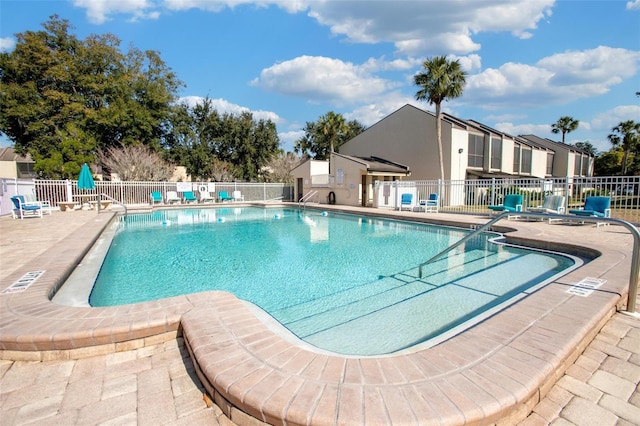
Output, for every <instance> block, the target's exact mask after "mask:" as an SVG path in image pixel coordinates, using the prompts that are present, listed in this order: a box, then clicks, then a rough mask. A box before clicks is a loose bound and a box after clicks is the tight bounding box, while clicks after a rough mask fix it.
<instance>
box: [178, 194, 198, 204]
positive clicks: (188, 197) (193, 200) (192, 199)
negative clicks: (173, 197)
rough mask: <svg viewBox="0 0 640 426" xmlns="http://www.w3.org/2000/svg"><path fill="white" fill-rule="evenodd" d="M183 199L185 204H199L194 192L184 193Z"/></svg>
mask: <svg viewBox="0 0 640 426" xmlns="http://www.w3.org/2000/svg"><path fill="white" fill-rule="evenodd" d="M182 197H183V200H184V202H185V203H197V202H198V199H197V198H196V196H195V195H194V193H193V191H186V192H183V193H182Z"/></svg>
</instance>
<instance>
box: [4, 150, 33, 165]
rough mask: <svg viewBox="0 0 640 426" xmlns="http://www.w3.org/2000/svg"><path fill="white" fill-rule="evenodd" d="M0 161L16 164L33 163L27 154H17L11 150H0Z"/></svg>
mask: <svg viewBox="0 0 640 426" xmlns="http://www.w3.org/2000/svg"><path fill="white" fill-rule="evenodd" d="M0 161H15V162H16V163H35V161H33V159H31V156H30V155H29V154H27V155H20V154H17V153H16V151H15V150H14V149H13V148H0Z"/></svg>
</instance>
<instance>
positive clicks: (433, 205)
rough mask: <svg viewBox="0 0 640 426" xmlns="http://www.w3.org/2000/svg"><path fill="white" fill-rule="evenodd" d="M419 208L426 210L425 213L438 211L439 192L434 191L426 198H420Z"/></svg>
mask: <svg viewBox="0 0 640 426" xmlns="http://www.w3.org/2000/svg"><path fill="white" fill-rule="evenodd" d="M418 210H424V211H425V213H429V212H434V213H438V194H436V193H435V192H432V193H431V194H429V198H428V199H426V200H420V202H419V203H418Z"/></svg>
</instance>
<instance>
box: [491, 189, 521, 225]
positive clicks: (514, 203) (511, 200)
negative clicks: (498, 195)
mask: <svg viewBox="0 0 640 426" xmlns="http://www.w3.org/2000/svg"><path fill="white" fill-rule="evenodd" d="M489 210H491V212H497V213H499V212H513V213H518V212H521V211H522V195H521V194H507V195H505V196H504V202H503V203H502V205H499V206H489ZM512 217H518V215H509V217H508V218H507V219H511V218H512Z"/></svg>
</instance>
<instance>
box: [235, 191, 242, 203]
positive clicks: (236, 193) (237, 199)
mask: <svg viewBox="0 0 640 426" xmlns="http://www.w3.org/2000/svg"><path fill="white" fill-rule="evenodd" d="M233 201H244V195H242V193H241V192H240V191H233Z"/></svg>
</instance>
